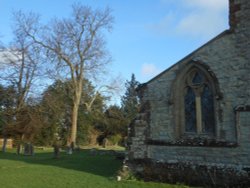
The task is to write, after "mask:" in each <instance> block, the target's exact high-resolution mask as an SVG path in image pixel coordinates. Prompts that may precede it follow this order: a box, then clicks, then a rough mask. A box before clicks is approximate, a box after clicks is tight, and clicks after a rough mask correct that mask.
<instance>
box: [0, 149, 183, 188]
mask: <svg viewBox="0 0 250 188" xmlns="http://www.w3.org/2000/svg"><path fill="white" fill-rule="evenodd" d="M121 165H122V161H120V160H116V159H115V157H114V156H112V155H97V156H92V155H90V154H89V152H88V150H81V151H79V152H75V153H74V154H73V155H67V154H65V153H61V155H60V158H59V159H54V158H53V153H52V150H45V151H39V152H36V154H35V155H34V156H23V155H20V156H17V155H16V154H15V153H14V151H8V152H7V153H1V152H0V187H1V188H71V187H72V188H78V187H79V188H139V187H142V188H153V187H154V188H170V187H184V186H178V185H176V186H174V185H168V184H160V183H145V182H141V181H121V182H117V181H116V180H115V175H116V172H117V171H118V170H119V168H120V167H121Z"/></svg>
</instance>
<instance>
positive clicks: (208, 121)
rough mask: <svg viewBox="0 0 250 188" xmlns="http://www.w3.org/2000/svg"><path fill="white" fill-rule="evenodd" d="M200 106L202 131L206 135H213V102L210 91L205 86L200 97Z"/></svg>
mask: <svg viewBox="0 0 250 188" xmlns="http://www.w3.org/2000/svg"><path fill="white" fill-rule="evenodd" d="M201 106H202V124H203V125H202V131H203V132H206V133H214V131H215V127H214V125H215V120H214V101H213V93H212V91H211V89H210V88H209V87H208V86H207V85H206V86H205V87H204V89H203V93H202V96H201Z"/></svg>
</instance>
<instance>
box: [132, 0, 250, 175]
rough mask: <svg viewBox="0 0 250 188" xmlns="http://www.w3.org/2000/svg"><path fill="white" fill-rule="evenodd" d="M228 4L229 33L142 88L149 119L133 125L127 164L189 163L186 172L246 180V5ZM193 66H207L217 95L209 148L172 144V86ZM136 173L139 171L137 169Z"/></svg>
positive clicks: (236, 0)
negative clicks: (229, 173)
mask: <svg viewBox="0 0 250 188" xmlns="http://www.w3.org/2000/svg"><path fill="white" fill-rule="evenodd" d="M230 3H231V4H230V8H231V10H230V11H231V14H232V13H233V15H230V19H231V20H230V26H231V28H230V30H228V31H225V32H224V33H223V34H221V35H220V36H218V37H216V38H215V39H213V40H211V41H210V42H209V43H207V44H206V45H204V46H202V47H201V48H199V49H198V50H196V51H195V52H193V53H192V54H190V55H188V56H187V57H185V58H184V59H183V60H181V61H180V62H178V63H176V64H175V65H173V66H172V67H171V68H169V69H168V70H166V71H165V72H163V73H161V74H160V75H158V76H157V77H156V78H154V79H152V80H151V81H149V82H148V83H146V86H145V87H144V89H143V92H142V96H141V98H142V103H147V104H148V106H150V108H148V110H149V111H148V112H147V114H150V115H148V116H147V118H146V119H145V118H144V119H143V118H141V115H143V113H144V112H145V111H143V112H142V113H141V114H140V115H139V116H138V119H137V123H134V126H133V127H134V134H133V135H132V136H131V142H130V149H129V152H130V154H131V155H130V162H131V163H133V161H137V160H139V161H140V160H147V161H150V164H151V165H152V164H158V163H159V164H166V165H167V164H176V165H177V166H178V164H180V163H182V164H189V165H190V164H191V167H192V168H196V167H198V166H206V167H209V166H212V167H216V168H217V167H219V168H220V167H222V168H225V169H231V168H232V169H234V171H235V172H236V174H234V176H237V172H239V173H241V172H243V174H244V173H245V175H244V178H246V179H249V178H250V177H249V174H250V173H249V170H244V169H250V110H249V105H250V22H249V20H250V1H249V0H230ZM193 61H198V62H201V63H202V64H204V65H206V66H208V67H209V71H210V72H211V73H212V74H214V75H215V76H216V78H217V80H218V86H219V89H220V92H221V94H222V97H221V98H220V99H218V100H216V103H217V108H216V112H215V113H216V117H215V118H216V141H215V142H217V143H215V144H211V143H201V144H200V145H199V140H198V141H195V144H193V145H192V144H191V145H189V146H185V145H182V144H179V145H178V144H176V142H177V141H178V140H177V138H176V135H175V130H176V125H175V118H176V117H175V114H174V113H173V111H174V102H175V101H173V100H172V95H173V83H174V82H175V80H176V78H177V76H178V73H179V72H180V71H181V70H182V69H183V68H184V67H185V66H187V65H188V64H189V63H192V62H193ZM238 109H241V110H238ZM242 109H245V110H242ZM177 118H178V117H177ZM140 120H142V121H140ZM186 144H188V143H186ZM135 166H136V165H134V167H135ZM140 168H141V170H142V171H143V168H142V165H140ZM177 169H178V168H177ZM145 170H146V167H145V168H144V172H145ZM220 173H221V172H219V173H218V174H220ZM244 178H243V179H244Z"/></svg>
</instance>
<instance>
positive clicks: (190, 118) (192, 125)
mask: <svg viewBox="0 0 250 188" xmlns="http://www.w3.org/2000/svg"><path fill="white" fill-rule="evenodd" d="M185 124H186V126H185V131H186V132H196V109H195V94H194V91H193V89H192V88H191V87H188V89H187V93H186V95H185Z"/></svg>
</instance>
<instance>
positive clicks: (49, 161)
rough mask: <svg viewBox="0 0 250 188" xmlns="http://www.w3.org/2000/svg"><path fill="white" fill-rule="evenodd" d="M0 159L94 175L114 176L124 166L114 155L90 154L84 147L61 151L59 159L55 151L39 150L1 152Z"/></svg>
mask: <svg viewBox="0 0 250 188" xmlns="http://www.w3.org/2000/svg"><path fill="white" fill-rule="evenodd" d="M0 159H6V160H14V161H22V162H26V163H29V164H39V165H48V166H55V167H60V168H66V169H71V170H77V171H83V172H86V173H91V174H94V175H99V176H104V177H107V178H109V177H113V176H115V174H116V173H117V171H118V170H119V169H120V167H121V166H122V161H121V160H117V159H116V158H115V156H114V155H111V154H109V155H108V154H105V155H95V156H93V155H90V152H89V149H83V150H80V151H76V152H74V153H73V154H72V155H68V154H66V153H65V152H61V153H60V157H59V158H58V159H55V158H53V152H52V151H51V152H48V151H39V152H37V153H35V155H34V156H24V155H16V154H15V153H13V152H6V153H2V152H0Z"/></svg>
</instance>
